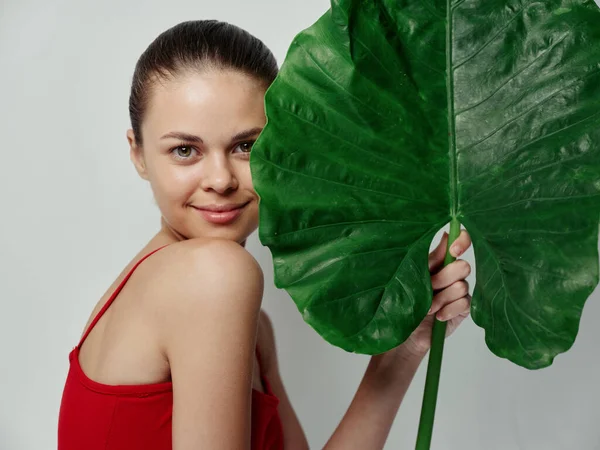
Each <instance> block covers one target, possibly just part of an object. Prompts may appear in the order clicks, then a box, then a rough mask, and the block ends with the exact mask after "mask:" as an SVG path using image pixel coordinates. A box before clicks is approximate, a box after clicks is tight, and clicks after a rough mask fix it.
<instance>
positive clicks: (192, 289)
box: [58, 21, 305, 450]
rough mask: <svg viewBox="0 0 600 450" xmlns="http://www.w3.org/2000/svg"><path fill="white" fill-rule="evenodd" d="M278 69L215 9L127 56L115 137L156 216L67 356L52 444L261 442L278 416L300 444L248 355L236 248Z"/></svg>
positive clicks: (268, 438)
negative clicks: (158, 222) (124, 108)
mask: <svg viewBox="0 0 600 450" xmlns="http://www.w3.org/2000/svg"><path fill="white" fill-rule="evenodd" d="M276 75H277V64H276V61H275V58H274V57H273V55H272V54H271V52H270V51H269V50H268V49H267V48H266V47H265V46H264V44H263V43H262V42H261V41H259V40H258V39H256V38H255V37H253V36H251V35H250V34H248V33H247V32H245V31H243V30H241V29H239V28H237V27H235V26H232V25H229V24H226V23H220V22H215V21H196V22H185V23H182V24H179V25H177V26H175V27H173V28H171V29H169V30H167V31H166V32H164V33H163V34H161V35H160V36H159V37H158V38H157V39H156V40H155V41H154V42H153V43H152V44H151V45H150V46H149V47H148V49H147V50H146V51H145V52H144V53H143V54H142V56H141V57H140V59H139V61H138V63H137V66H136V69H135V73H134V77H133V83H132V89H131V96H130V108H129V110H130V117H131V124H132V129H130V130H129V131H128V132H127V139H128V141H129V145H130V155H131V160H132V162H133V164H134V165H135V168H136V170H137V171H138V173H139V175H140V176H141V177H142V178H143V179H144V180H147V181H149V183H150V186H151V188H152V191H153V194H154V198H155V199H156V202H157V204H158V207H159V209H160V212H161V216H162V226H161V229H160V231H159V232H158V233H157V234H156V235H155V236H154V238H152V239H151V240H150V242H149V243H148V244H147V245H146V247H145V248H144V249H143V250H142V251H141V252H140V253H139V254H138V255H137V256H136V257H135V258H134V259H133V260H132V261H131V263H130V264H129V266H128V267H126V268H125V270H124V271H123V273H122V274H121V276H120V277H119V278H118V279H117V280H116V281H115V282H114V284H113V286H111V287H110V288H109V290H108V291H107V292H106V294H105V295H104V296H103V298H102V299H101V300H100V301H99V303H98V304H97V306H96V308H95V310H94V312H93V313H92V315H91V318H90V321H89V322H88V325H87V326H86V327H85V330H86V331H85V333H84V335H83V337H82V339H81V341H80V343H79V344H78V345H77V347H75V349H74V350H73V352H72V353H71V355H70V360H71V369H70V371H69V374H68V378H67V381H66V384H65V389H64V393H63V400H62V403H61V410H60V420H59V430H58V431H59V433H58V437H59V442H58V447H59V449H60V450H71V449H73V450H74V449H84V448H85V449H87V450H94V449H100V448H102V449H117V448H119V449H120V448H127V449H131V450H134V449H144V450H150V449H161V450H164V449H167V448H171V447H173V448H211V449H218V448H223V449H225V448H228V449H229V448H246V447H247V445H248V444H249V443H251V445H252V448H253V449H273V450H274V449H281V448H283V444H284V441H283V428H285V429H286V434H287V435H289V436H292V437H293V436H296V437H297V438H296V440H297V442H300V443H305V439H304V437H303V434H302V430H301V429H300V426H299V424H298V421H297V419H296V417H295V415H294V413H293V411H292V410H291V408H290V407H288V406H286V405H285V404H284V405H283V406H282V408H281V409H282V416H283V417H284V418H285V421H284V423H283V424H282V422H281V419H280V414H279V411H278V404H279V402H280V401H281V402H282V403H286V402H287V397H286V395H285V392H284V391H282V388H278V389H277V388H276V389H275V391H274V390H272V389H271V385H270V383H269V381H268V376H267V373H266V370H265V369H266V368H265V367H264V365H263V367H261V366H260V365H259V363H258V355H259V350H258V346H261V347H263V345H261V344H262V341H264V338H261V336H264V332H263V331H262V328H263V327H264V326H265V325H264V322H265V320H266V316H264V314H263V315H261V314H260V302H261V298H262V283H263V281H262V272H261V269H260V267H259V266H258V264H257V263H256V261H255V260H254V258H253V257H252V256H250V254H249V253H248V252H246V251H245V250H244V249H243V248H242V247H243V246H244V244H245V241H246V238H247V237H248V235H250V234H251V233H252V232H253V231H254V230H255V229H256V228H257V225H258V210H257V204H258V197H257V195H256V193H255V192H254V189H253V187H252V180H251V176H250V168H249V156H250V151H251V149H252V145H253V143H254V141H255V140H256V139H257V137H258V135H259V134H260V132H261V131H262V129H263V127H264V125H265V121H266V119H265V113H264V107H263V98H264V94H265V90H266V89H267V87H268V86H269V84H270V83H271V82H272V81H273V80H274V78H275V76H276ZM163 248H164V250H162V249H163ZM155 253H156V254H155ZM154 254H155V255H154ZM151 255H153V256H152V257H151V258H149V257H150V256H151ZM147 258H149V260H148V261H147V262H145V263H144V264H143V265H141V264H142V262H144V261H145V260H146V259H147ZM140 265H141V267H140ZM159 278H160V282H157V279H159ZM117 296H118V297H119V298H118V301H117V302H115V300H116V299H117ZM113 303H114V304H113ZM234 311H235V314H232V313H233V312H234ZM257 329H258V331H259V338H258V342H257V338H256V334H257ZM271 341H272V340H271ZM268 342H269V341H268V339H267V344H265V345H264V348H262V350H263V356H264V360H265V361H267V362H268V361H269V360H272V357H271V354H272V353H273V348H272V345H268ZM217 343H218V344H217ZM255 347H256V351H255ZM261 369H262V370H261ZM239 374H242V375H241V376H240V375H239ZM251 392H252V395H250V393H251ZM250 411H251V412H252V413H251V414H250ZM173 417H174V418H175V419H174V420H173ZM219 418H223V420H218V419H219ZM209 422H210V426H207V425H203V424H208V423H209ZM225 436H226V438H225ZM298 436H299V438H298Z"/></svg>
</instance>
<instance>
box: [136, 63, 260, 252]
mask: <svg viewBox="0 0 600 450" xmlns="http://www.w3.org/2000/svg"><path fill="white" fill-rule="evenodd" d="M264 94H265V87H264V85H263V84H261V83H260V82H259V81H257V80H255V79H253V78H252V77H250V76H248V75H245V74H242V73H239V72H235V71H231V70H214V71H208V72H204V73H194V72H188V73H184V74H182V75H179V76H177V77H176V78H175V79H174V80H171V81H162V82H158V83H155V84H154V87H153V89H152V93H151V95H150V98H149V104H148V109H147V111H146V115H145V117H144V119H143V123H142V129H141V133H142V140H143V148H140V147H139V146H137V145H136V143H135V139H134V137H133V132H132V131H131V130H129V131H128V139H129V142H130V146H131V157H132V161H133V163H134V164H135V166H136V169H137V170H138V172H139V174H140V176H142V178H144V179H147V180H148V181H149V182H150V185H151V187H152V191H153V193H154V198H155V199H156V202H157V204H158V207H159V208H160V211H161V213H162V216H163V219H164V222H165V223H166V225H167V226H168V227H169V228H170V229H171V230H172V231H175V232H176V233H178V234H179V235H181V236H183V237H185V238H195V237H217V238H224V239H229V240H235V241H236V242H239V243H242V242H244V241H245V240H246V238H247V237H248V236H249V235H250V234H251V233H252V232H253V231H254V230H255V229H256V228H257V226H258V196H257V194H256V192H255V191H254V189H253V187H252V179H251V175H250V164H249V158H250V154H249V152H250V149H251V148H252V144H253V143H254V141H255V140H256V138H257V137H258V135H259V134H260V132H261V130H262V129H263V127H264V126H265V123H266V117H265V112H264ZM211 206H212V207H215V206H217V207H219V206H225V207H229V208H231V207H234V206H239V208H238V209H237V210H234V211H232V212H229V213H217V212H213V213H211V212H209V211H206V210H205V209H204V208H210V207H211Z"/></svg>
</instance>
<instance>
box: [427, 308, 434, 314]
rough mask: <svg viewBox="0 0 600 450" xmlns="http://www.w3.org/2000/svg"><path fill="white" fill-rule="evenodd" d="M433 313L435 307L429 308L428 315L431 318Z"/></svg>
mask: <svg viewBox="0 0 600 450" xmlns="http://www.w3.org/2000/svg"><path fill="white" fill-rule="evenodd" d="M432 312H433V307H431V308H429V311H427V315H428V316H430V315H431V313H432Z"/></svg>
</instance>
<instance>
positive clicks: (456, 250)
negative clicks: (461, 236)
mask: <svg viewBox="0 0 600 450" xmlns="http://www.w3.org/2000/svg"><path fill="white" fill-rule="evenodd" d="M450 252H451V253H453V254H454V256H459V255H460V254H461V253H462V248H460V247H459V246H458V245H453V246H452V247H450Z"/></svg>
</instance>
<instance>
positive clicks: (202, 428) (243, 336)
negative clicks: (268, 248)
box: [153, 241, 263, 450]
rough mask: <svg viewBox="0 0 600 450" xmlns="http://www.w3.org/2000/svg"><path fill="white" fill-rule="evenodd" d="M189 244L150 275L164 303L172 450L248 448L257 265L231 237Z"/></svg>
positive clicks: (259, 279) (259, 278)
mask: <svg viewBox="0 0 600 450" xmlns="http://www.w3.org/2000/svg"><path fill="white" fill-rule="evenodd" d="M178 245H180V244H178ZM194 245H195V244H194V243H188V242H186V243H185V246H187V248H185V249H182V250H181V251H179V252H178V254H177V255H173V257H172V258H171V259H172V261H171V264H167V265H166V266H165V270H164V272H163V273H162V274H161V276H160V280H159V282H157V283H153V284H156V285H158V287H157V289H159V290H160V292H158V293H157V292H153V296H154V295H160V296H163V297H165V298H164V300H165V302H164V303H165V304H166V306H165V308H164V309H163V311H162V312H161V313H160V315H161V316H162V317H160V320H161V324H162V325H161V327H160V331H161V342H162V343H164V348H163V351H164V353H165V355H166V358H167V359H168V361H169V365H170V369H171V377H172V381H173V425H172V426H173V428H172V430H173V450H198V449H211V450H249V449H250V433H251V416H250V411H251V389H252V367H253V363H254V349H255V343H256V331H257V324H258V318H259V312H260V304H261V300H262V293H263V277H262V271H261V269H260V266H259V265H258V263H257V262H256V261H255V260H254V258H253V257H252V256H251V255H250V254H249V253H248V252H247V251H246V250H244V249H243V248H242V247H240V246H239V245H238V244H236V243H233V242H227V241H214V242H211V243H208V244H207V243H202V244H201V245H197V246H196V247H194ZM182 247H183V244H181V245H180V248H182Z"/></svg>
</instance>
